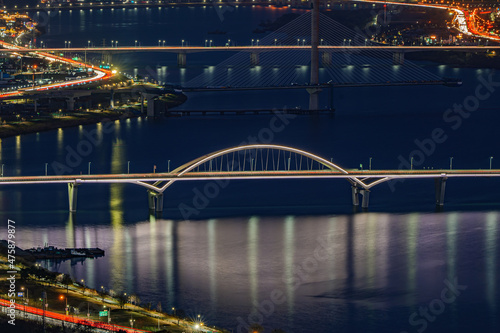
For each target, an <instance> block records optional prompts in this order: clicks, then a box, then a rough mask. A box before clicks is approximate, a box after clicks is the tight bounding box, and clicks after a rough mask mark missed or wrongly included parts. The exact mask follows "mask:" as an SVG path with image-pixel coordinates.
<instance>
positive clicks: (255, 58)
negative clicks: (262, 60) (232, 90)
mask: <svg viewBox="0 0 500 333" xmlns="http://www.w3.org/2000/svg"><path fill="white" fill-rule="evenodd" d="M250 66H259V54H258V53H257V52H252V53H250Z"/></svg>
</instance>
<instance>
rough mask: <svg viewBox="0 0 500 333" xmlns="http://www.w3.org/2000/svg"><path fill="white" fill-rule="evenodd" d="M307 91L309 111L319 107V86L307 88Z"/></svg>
mask: <svg viewBox="0 0 500 333" xmlns="http://www.w3.org/2000/svg"><path fill="white" fill-rule="evenodd" d="M306 90H307V92H308V93H309V111H317V110H318V108H319V106H318V105H319V93H320V92H321V89H320V88H307V89H306Z"/></svg>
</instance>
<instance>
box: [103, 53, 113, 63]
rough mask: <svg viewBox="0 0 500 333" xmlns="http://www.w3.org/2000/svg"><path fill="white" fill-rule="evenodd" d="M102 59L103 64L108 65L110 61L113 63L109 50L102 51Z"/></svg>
mask: <svg viewBox="0 0 500 333" xmlns="http://www.w3.org/2000/svg"><path fill="white" fill-rule="evenodd" d="M102 61H103V62H104V63H105V64H107V65H110V64H111V63H113V55H112V54H111V53H110V52H103V54H102Z"/></svg>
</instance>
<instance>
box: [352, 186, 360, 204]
mask: <svg viewBox="0 0 500 333" xmlns="http://www.w3.org/2000/svg"><path fill="white" fill-rule="evenodd" d="M351 190H352V205H353V206H355V207H357V206H359V188H358V187H357V186H356V185H352V186H351Z"/></svg>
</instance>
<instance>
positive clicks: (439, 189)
mask: <svg viewBox="0 0 500 333" xmlns="http://www.w3.org/2000/svg"><path fill="white" fill-rule="evenodd" d="M447 179H448V178H447V177H440V178H435V179H434V184H435V186H436V206H439V207H442V206H443V205H444V192H445V189H446V180H447Z"/></svg>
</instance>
